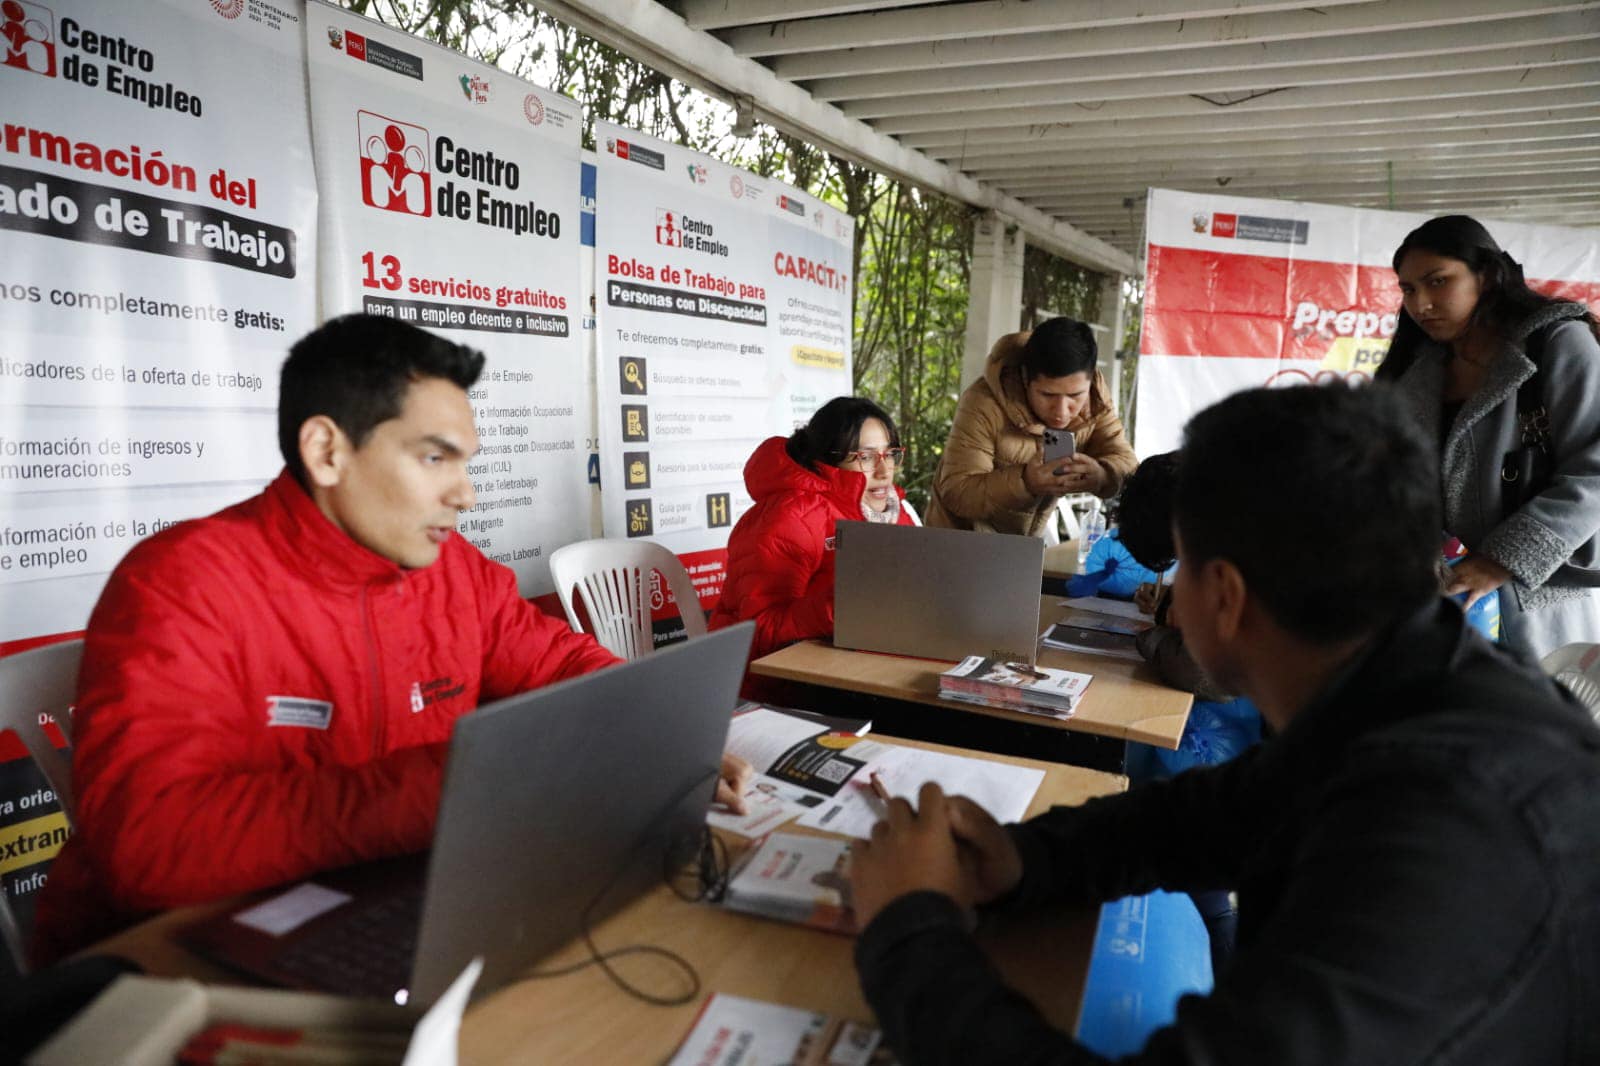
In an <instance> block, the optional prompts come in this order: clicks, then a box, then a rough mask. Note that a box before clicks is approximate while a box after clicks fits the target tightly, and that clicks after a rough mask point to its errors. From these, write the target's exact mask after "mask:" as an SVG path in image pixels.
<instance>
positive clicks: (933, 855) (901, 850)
mask: <svg viewBox="0 0 1600 1066" xmlns="http://www.w3.org/2000/svg"><path fill="white" fill-rule="evenodd" d="M917 804H918V809H917V810H912V809H911V804H909V803H907V802H906V801H905V800H904V799H901V798H900V797H898V796H897V797H895V798H893V799H891V800H889V801H888V816H887V817H886V818H884V819H883V820H882V821H880V822H879V823H878V824H877V825H875V826H873V829H872V839H871V840H870V841H868V842H866V843H864V844H862V843H858V844H857V845H856V846H855V851H854V854H853V855H852V857H851V870H850V881H851V891H852V897H853V899H854V901H855V912H856V927H857V928H858V929H865V928H866V927H867V926H868V925H869V924H870V923H871V921H872V919H873V918H875V917H877V915H878V912H879V911H881V910H883V908H884V907H886V906H888V905H889V903H891V902H892V901H893V900H895V899H897V898H899V897H900V896H903V895H906V894H907V893H910V892H918V891H924V890H926V891H933V892H942V893H943V894H945V895H947V896H949V897H950V898H951V899H953V900H955V901H956V903H957V904H958V905H960V906H961V907H964V908H967V909H970V908H972V907H974V906H976V905H977V904H980V903H987V902H989V901H990V900H993V899H996V898H998V897H1000V896H1002V895H1004V894H1005V893H1007V892H1009V891H1011V889H1012V888H1014V887H1016V884H1017V882H1018V881H1020V880H1021V879H1022V858H1021V856H1020V855H1018V854H1017V849H1016V846H1015V845H1014V844H1012V842H1011V838H1010V837H1009V836H1008V835H1007V834H1006V832H1005V830H1003V829H1002V828H1001V827H1000V825H999V823H997V822H996V821H995V820H994V819H993V818H991V817H990V816H989V815H988V813H987V812H986V811H984V810H983V808H981V807H979V806H978V805H977V804H976V803H973V802H972V801H971V800H969V799H967V798H966V797H965V796H950V797H947V796H945V794H944V790H943V789H941V788H940V787H939V786H938V785H936V784H934V783H933V782H931V781H930V782H929V783H927V784H925V785H923V786H922V790H921V792H920V793H918V796H917Z"/></svg>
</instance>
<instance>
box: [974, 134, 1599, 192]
mask: <svg viewBox="0 0 1600 1066" xmlns="http://www.w3.org/2000/svg"><path fill="white" fill-rule="evenodd" d="M1538 129H1539V132H1538V133H1536V134H1529V135H1527V136H1523V135H1520V134H1519V129H1518V127H1506V128H1504V129H1498V130H1492V131H1490V132H1488V133H1486V134H1483V135H1480V136H1473V135H1472V134H1471V133H1470V132H1468V131H1464V132H1461V133H1457V134H1454V135H1452V136H1451V138H1450V140H1449V141H1448V142H1439V143H1432V144H1426V143H1419V142H1418V140H1417V138H1416V137H1414V136H1408V135H1406V134H1390V135H1388V136H1386V137H1381V138H1369V139H1366V140H1363V141H1362V142H1361V143H1359V144H1355V145H1348V146H1346V145H1335V146H1331V147H1328V148H1325V149H1320V150H1318V149H1315V148H1311V149H1308V148H1307V146H1306V145H1303V144H1299V143H1297V142H1294V141H1240V142H1236V143H1234V144H1232V145H1230V146H1229V151H1228V152H1227V157H1228V158H1232V159H1236V160H1239V161H1240V163H1241V165H1245V164H1248V163H1250V162H1252V161H1254V160H1258V159H1263V158H1266V157H1270V156H1290V157H1316V158H1320V159H1324V160H1326V161H1327V163H1328V165H1329V166H1333V167H1337V166H1345V165H1356V164H1357V163H1358V162H1360V161H1361V160H1363V159H1371V158H1374V157H1376V158H1377V159H1380V160H1381V159H1389V158H1392V157H1393V156H1394V154H1395V153H1396V152H1397V151H1400V152H1405V153H1406V154H1407V155H1408V156H1409V157H1410V158H1412V159H1425V158H1427V159H1433V158H1448V157H1452V156H1455V157H1459V156H1468V155H1475V154H1481V153H1483V152H1485V151H1488V152H1490V153H1491V154H1494V153H1497V152H1499V151H1501V150H1502V148H1501V146H1504V145H1516V146H1517V147H1516V149H1515V150H1516V151H1518V152H1527V151H1536V150H1538V149H1539V148H1580V147H1582V148H1592V147H1594V146H1596V145H1600V124H1596V123H1593V122H1584V123H1573V124H1572V126H1571V128H1570V129H1568V128H1559V127H1556V126H1544V127H1539V128H1538ZM1203 148H1204V146H1202V149H1201V151H1202V154H1208V155H1212V156H1215V155H1216V154H1217V153H1215V152H1204V151H1203ZM1194 154H1196V149H1195V147H1194V146H1192V145H1181V146H1174V145H1151V146H1149V147H1144V148H1131V149H1122V150H1119V151H1116V152H1109V153H1106V154H1105V156H1104V157H1103V158H1104V159H1105V162H1106V163H1107V164H1108V165H1116V164H1118V163H1165V162H1171V161H1172V160H1173V158H1174V157H1178V158H1188V157H1191V156H1193V155H1194ZM1083 155H1084V153H1082V152H1076V153H1066V154H1064V155H1062V156H1061V157H1060V158H1059V159H1057V160H1050V159H1039V158H1036V157H1033V156H1028V157H1025V158H1023V159H1021V160H1018V161H1017V162H1015V163H1010V164H1004V165H1001V164H998V163H991V164H988V165H986V166H983V167H977V168H974V170H973V172H972V173H973V175H974V176H975V177H978V178H979V179H980V180H986V181H994V182H996V183H998V184H1000V185H1002V186H1003V185H1004V184H1005V182H1006V181H1007V179H1009V178H1016V177H1053V176H1055V175H1057V174H1059V173H1060V172H1061V168H1062V166H1070V165H1076V164H1081V163H1082V162H1083V161H1084V160H1083Z"/></svg>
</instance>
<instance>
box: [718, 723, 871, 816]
mask: <svg viewBox="0 0 1600 1066" xmlns="http://www.w3.org/2000/svg"><path fill="white" fill-rule="evenodd" d="M871 726H872V723H871V722H865V721H861V720H859V719H845V718H829V717H827V716H826V715H818V714H812V713H809V712H800V713H796V712H791V711H787V710H778V709H774V708H771V707H763V706H750V707H747V708H745V709H742V710H740V711H738V712H737V713H735V714H734V716H733V719H732V721H730V722H729V724H728V742H727V745H726V750H727V751H728V752H729V753H730V754H733V755H737V756H739V757H740V758H742V759H744V760H745V761H746V762H748V763H749V764H750V765H751V766H753V767H754V768H755V771H756V775H755V778H754V779H753V780H752V781H751V783H750V787H749V788H748V789H746V790H745V795H744V801H745V806H746V808H747V811H746V813H745V814H742V815H737V814H733V813H731V812H728V811H724V810H721V809H713V810H712V811H711V812H710V814H709V815H708V816H707V818H706V821H707V822H708V823H709V824H711V825H713V826H715V827H717V828H719V829H727V830H730V831H731V832H734V833H739V834H740V835H742V836H760V835H761V834H763V833H767V832H771V831H772V830H773V829H775V828H777V827H778V826H780V825H782V824H783V823H784V822H787V821H789V820H790V819H792V818H795V817H797V816H798V815H800V814H803V813H805V812H806V811H807V810H809V809H811V808H813V807H816V806H818V805H820V804H822V803H824V802H826V801H827V799H828V798H829V797H830V796H833V795H834V794H836V793H837V792H838V791H839V789H840V788H841V787H843V786H844V785H845V783H846V782H848V781H850V780H851V779H852V778H853V777H855V775H856V774H857V773H859V772H860V770H861V767H862V765H863V760H861V759H859V758H856V757H854V756H853V755H852V754H851V751H850V749H851V748H852V747H853V746H854V745H855V744H856V743H858V742H859V741H860V739H861V737H862V735H863V734H865V733H866V732H867V731H868V730H869V729H871Z"/></svg>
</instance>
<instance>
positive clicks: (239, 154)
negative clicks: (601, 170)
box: [0, 0, 317, 927]
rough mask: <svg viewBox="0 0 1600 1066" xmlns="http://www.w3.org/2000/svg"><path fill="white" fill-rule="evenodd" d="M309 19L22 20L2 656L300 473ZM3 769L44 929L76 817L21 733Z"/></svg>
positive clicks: (0, 147) (10, 196) (0, 144)
mask: <svg viewBox="0 0 1600 1066" xmlns="http://www.w3.org/2000/svg"><path fill="white" fill-rule="evenodd" d="M247 11H248V13H249V15H248V17H242V16H244V15H245V13H246V12H247ZM298 12H299V6H298V5H297V4H293V3H285V4H280V5H275V6H268V5H265V4H259V3H256V2H254V0H249V2H247V0H230V2H227V3H223V2H217V3H211V4H204V3H186V4H179V3H175V2H173V3H169V2H156V3H145V4H137V5H133V4H126V5H125V4H109V3H90V2H84V0H52V2H50V3H48V4H46V3H35V2H32V0H6V2H5V3H4V4H0V24H3V25H0V30H3V34H4V45H5V50H4V53H3V61H0V94H3V99H4V100H5V108H4V111H5V118H4V123H3V125H0V231H3V232H0V247H3V248H4V249H5V254H4V255H3V256H0V329H3V333H4V343H3V346H0V390H3V393H4V397H5V402H4V404H0V650H5V649H6V646H7V645H8V644H9V645H11V646H12V648H11V650H14V649H15V646H16V645H17V644H18V643H20V642H23V641H27V640H28V639H29V638H37V637H43V636H48V635H54V634H66V633H75V632H77V631H80V630H82V629H83V627H84V624H85V622H86V621H87V620H88V617H89V612H90V610H91V608H92V607H93V606H94V603H95V600H96V599H97V598H98V596H99V594H100V590H101V588H102V586H103V585H104V584H105V580H106V576H107V574H108V573H109V572H110V570H111V569H112V568H113V567H114V566H115V565H116V564H117V562H118V561H119V560H120V559H121V558H122V556H123V555H124V554H125V553H126V552H127V550H128V549H129V548H130V547H132V545H133V544H134V543H135V542H136V541H138V540H141V539H143V538H144V537H146V536H148V535H149V534H151V533H154V532H157V531H159V530H161V529H164V528H166V527H167V526H169V525H172V524H173V523H175V522H178V521H180V520H183V519H186V518H191V517H194V516H196V515H202V514H207V513H210V512H212V511H215V510H218V509H219V508H221V507H224V506H226V505H228V504H231V503H235V502H237V501H239V500H241V499H243V498H245V497H247V496H250V495H252V494H253V493H255V492H256V491H258V490H259V488H260V487H261V486H262V485H263V484H265V483H266V482H267V481H268V480H270V479H271V478H272V477H273V476H274V475H275V474H276V473H277V472H278V470H279V468H280V467H281V466H282V465H283V463H282V459H281V458H280V456H279V453H278V443H277V421H276V411H277V402H278V367H279V365H280V364H281V363H282V361H283V357H284V353H285V351H286V350H287V348H288V346H289V344H290V343H291V342H292V341H293V340H294V339H295V338H296V337H298V336H299V335H300V334H302V333H304V332H305V331H306V330H307V329H309V328H310V327H311V325H312V323H313V318H314V315H315V301H316V290H315V285H314V278H313V275H314V271H315V267H316V256H315V252H314V249H315V248H316V242H317V235H316V209H317V193H316V188H315V185H314V181H313V174H312V165H311V139H310V131H309V128H308V126H307V122H306V106H305V105H306V101H305V96H304V93H303V89H302V86H303V84H304V79H303V69H304V62H303V56H304V38H303V36H302V26H301V25H300V16H299V14H298ZM0 760H9V761H5V762H4V763H3V764H0V844H4V845H5V847H4V849H0V850H3V851H4V858H3V859H0V875H3V877H4V882H5V884H6V887H7V889H8V892H9V893H10V894H11V895H12V899H13V903H14V904H20V905H19V906H18V907H17V909H18V911H19V912H20V914H21V917H22V920H23V924H24V927H26V924H27V917H28V915H29V914H31V910H32V904H31V899H32V892H33V891H34V890H35V889H36V888H37V887H38V886H39V885H40V884H41V883H42V881H43V877H42V874H41V873H40V870H41V869H42V867H41V865H40V864H42V863H43V862H44V861H45V860H47V859H49V858H51V857H53V856H54V854H55V852H56V850H57V848H58V847H59V846H60V841H61V839H62V838H64V836H65V822H64V819H63V818H62V816H61V815H60V814H59V813H58V812H57V810H56V806H55V803H54V797H53V795H50V794H49V793H48V791H47V790H46V789H44V788H43V787H42V785H43V782H42V779H41V778H40V776H39V775H38V773H37V771H36V770H35V768H34V767H33V764H32V762H31V761H30V760H28V759H27V758H26V757H25V752H24V750H23V749H22V747H21V745H20V744H18V743H17V742H16V739H15V738H14V737H12V736H10V735H9V734H7V735H6V736H4V737H0ZM41 842H42V843H41Z"/></svg>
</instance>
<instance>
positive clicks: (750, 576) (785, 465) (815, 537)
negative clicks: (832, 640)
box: [710, 437, 916, 659]
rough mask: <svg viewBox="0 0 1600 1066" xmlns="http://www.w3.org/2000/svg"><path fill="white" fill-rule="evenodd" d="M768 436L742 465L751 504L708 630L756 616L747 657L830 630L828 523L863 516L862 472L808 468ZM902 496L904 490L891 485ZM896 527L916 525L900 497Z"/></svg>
mask: <svg viewBox="0 0 1600 1066" xmlns="http://www.w3.org/2000/svg"><path fill="white" fill-rule="evenodd" d="M786 443H787V441H786V439H785V438H783V437H771V438H769V439H768V440H766V441H764V442H762V444H761V446H760V447H758V448H757V449H756V451H755V454H754V455H752V456H751V457H750V461H749V462H747V463H745V465H744V484H745V488H746V489H748V490H749V492H750V496H751V498H752V499H754V500H755V501H756V502H755V506H754V507H752V508H750V510H748V511H746V512H745V514H744V516H743V517H742V518H740V519H739V523H738V525H736V526H734V527H733V534H732V535H731V536H729V537H728V576H727V579H726V581H725V583H724V584H723V586H722V598H721V599H720V600H719V601H718V603H717V609H716V611H715V612H714V613H713V614H712V616H711V623H710V625H711V628H712V629H719V628H721V627H722V626H731V625H733V624H734V623H735V622H742V621H744V620H745V619H747V618H748V619H754V620H755V623H756V636H755V641H754V643H753V645H752V646H751V649H750V657H751V658H752V659H754V658H758V657H760V656H762V655H766V654H767V653H768V652H771V651H776V650H777V649H778V648H781V647H783V646H784V645H785V644H792V643H794V642H795V641H797V640H805V639H806V638H807V637H826V636H831V635H832V634H833V529H834V524H835V523H837V522H840V521H856V522H860V521H863V518H862V515H861V496H862V494H863V493H865V492H866V490H867V478H866V475H865V474H860V473H855V472H852V471H849V470H841V469H840V468H839V467H836V466H827V465H825V464H818V466H817V470H816V471H815V472H813V471H810V470H807V469H806V468H805V467H803V466H801V465H800V464H799V463H797V462H795V461H794V460H793V459H791V458H789V453H788V452H786V451H785V450H784V445H785V444H786ZM895 491H896V492H897V493H899V494H900V497H901V499H902V501H903V500H904V498H905V491H904V490H903V489H901V488H900V486H898V485H896V486H895ZM900 525H903V526H910V525H916V519H915V518H914V517H913V516H912V512H911V509H910V508H909V507H908V506H905V505H904V504H903V503H902V506H901V508H900Z"/></svg>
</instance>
